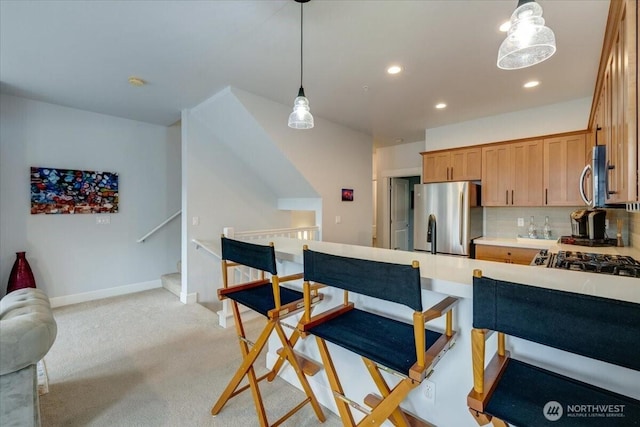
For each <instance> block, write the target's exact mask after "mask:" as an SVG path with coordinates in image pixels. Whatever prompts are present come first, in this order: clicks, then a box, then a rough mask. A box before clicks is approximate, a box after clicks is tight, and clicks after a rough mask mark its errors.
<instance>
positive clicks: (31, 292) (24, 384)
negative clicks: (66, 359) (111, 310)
mask: <svg viewBox="0 0 640 427" xmlns="http://www.w3.org/2000/svg"><path fill="white" fill-rule="evenodd" d="M57 331H58V330H57V326H56V322H55V319H54V318H53V313H52V312H51V306H50V304H49V298H48V297H47V295H46V294H45V293H44V292H43V291H42V290H40V289H35V288H25V289H18V290H15V291H13V292H11V293H9V294H7V295H6V296H5V297H4V298H2V300H0V426H2V427H9V426H21V427H22V426H39V425H40V409H39V398H38V375H37V369H36V365H37V363H38V361H39V360H41V359H42V358H43V357H44V355H45V354H47V352H48V351H49V349H50V348H51V346H52V345H53V342H54V340H55V338H56V334H57Z"/></svg>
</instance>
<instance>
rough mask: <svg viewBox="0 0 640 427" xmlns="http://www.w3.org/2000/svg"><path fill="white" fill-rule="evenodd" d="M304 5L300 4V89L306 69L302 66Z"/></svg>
mask: <svg viewBox="0 0 640 427" xmlns="http://www.w3.org/2000/svg"><path fill="white" fill-rule="evenodd" d="M303 6H304V3H300V87H302V76H303V73H304V68H303V66H302V40H303V39H302V37H303V34H304V33H303V31H302V21H303V18H304V17H303V15H302V11H303V10H304V9H303Z"/></svg>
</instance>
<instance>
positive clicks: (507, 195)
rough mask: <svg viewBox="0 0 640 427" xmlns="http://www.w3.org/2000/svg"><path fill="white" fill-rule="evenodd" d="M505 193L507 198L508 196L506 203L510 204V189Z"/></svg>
mask: <svg viewBox="0 0 640 427" xmlns="http://www.w3.org/2000/svg"><path fill="white" fill-rule="evenodd" d="M504 195H505V196H506V198H507V201H506V202H505V205H508V204H509V190H507V191H505V192H504Z"/></svg>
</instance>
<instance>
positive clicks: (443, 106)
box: [436, 102, 447, 110]
mask: <svg viewBox="0 0 640 427" xmlns="http://www.w3.org/2000/svg"><path fill="white" fill-rule="evenodd" d="M436 108H437V109H438V110H442V109H443V108H447V104H445V103H444V102H441V103H439V104H436Z"/></svg>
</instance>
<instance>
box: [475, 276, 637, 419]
mask: <svg viewBox="0 0 640 427" xmlns="http://www.w3.org/2000/svg"><path fill="white" fill-rule="evenodd" d="M473 328H474V329H473V330H472V331H471V340H472V364H473V388H472V389H471V391H470V392H469V394H468V396H467V404H468V406H469V410H470V412H471V414H472V416H473V417H474V418H475V420H476V421H477V422H478V424H480V425H485V424H488V423H489V422H491V423H493V425H494V426H505V425H508V423H510V424H513V425H518V426H545V425H550V426H551V425H553V426H587V427H588V426H594V427H595V426H603V425H615V426H640V401H639V400H637V399H634V398H632V397H629V396H624V395H621V394H619V393H615V392H613V391H610V390H606V389H603V388H601V387H598V386H595V385H593V384H589V383H587V382H584V381H579V380H577V379H575V378H571V377H569V376H567V375H561V374H558V373H556V372H552V371H550V370H547V369H543V368H541V367H537V366H535V365H533V364H531V363H528V362H524V361H521V360H518V359H515V358H513V357H512V356H511V354H510V352H509V351H508V350H507V349H506V336H507V335H510V336H514V337H517V338H519V339H522V340H527V341H531V342H535V343H538V344H541V345H543V346H548V347H552V348H557V349H560V350H563V351H565V352H569V353H574V354H577V355H580V356H583V357H587V358H591V359H595V360H600V361H603V362H607V363H610V364H612V365H618V366H621V367H625V368H628V369H631V370H635V371H640V358H639V357H638V352H637V349H638V348H640V304H636V303H631V302H627V301H619V300H613V299H609V298H603V297H597V296H592V295H583V294H577V293H573V292H566V291H560V290H555V289H547V288H542V287H537V286H530V285H524V284H519V283H513V282H506V281H502V280H496V279H492V278H489V277H483V276H482V272H481V271H480V270H476V271H474V278H473ZM491 332H496V333H497V335H498V339H497V342H498V346H497V347H498V348H497V351H496V352H495V354H494V355H493V357H492V358H491V360H490V362H489V364H487V365H486V366H485V341H486V339H487V337H488V336H489V334H490V333H491ZM548 402H552V403H551V404H550V405H547V403H548ZM554 402H557V403H554ZM575 405H602V407H607V408H612V407H614V408H618V409H620V408H623V409H622V410H621V413H620V414H619V415H622V416H615V415H616V414H613V415H614V416H613V417H612V416H610V415H609V416H607V415H602V416H600V414H598V413H592V412H588V411H587V412H583V411H581V410H576V409H575V408H576V406H575ZM616 405H624V406H616ZM545 408H546V409H545ZM545 411H547V412H545ZM596 412H597V411H596ZM558 414H559V418H558V419H556V420H554V421H550V420H549V416H552V418H554V417H555V416H558ZM576 414H577V415H576ZM545 415H546V416H545Z"/></svg>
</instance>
